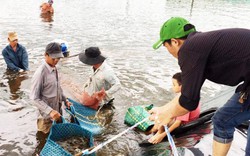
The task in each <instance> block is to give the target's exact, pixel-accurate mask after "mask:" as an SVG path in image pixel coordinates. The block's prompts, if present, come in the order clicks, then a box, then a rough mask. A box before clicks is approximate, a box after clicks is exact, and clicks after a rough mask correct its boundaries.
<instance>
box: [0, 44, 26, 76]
mask: <svg viewBox="0 0 250 156" xmlns="http://www.w3.org/2000/svg"><path fill="white" fill-rule="evenodd" d="M2 55H3V57H4V60H5V62H6V64H7V68H9V69H10V70H13V71H19V70H20V69H23V70H29V61H28V53H27V51H26V49H25V47H23V46H22V45H21V44H19V43H18V44H17V49H16V52H15V51H14V50H13V49H12V48H11V46H10V45H7V46H6V47H5V48H4V49H3V51H2Z"/></svg>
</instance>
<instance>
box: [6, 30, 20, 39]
mask: <svg viewBox="0 0 250 156" xmlns="http://www.w3.org/2000/svg"><path fill="white" fill-rule="evenodd" d="M8 38H9V40H10V41H11V42H12V41H14V40H17V39H18V37H17V33H16V32H15V31H11V32H8Z"/></svg>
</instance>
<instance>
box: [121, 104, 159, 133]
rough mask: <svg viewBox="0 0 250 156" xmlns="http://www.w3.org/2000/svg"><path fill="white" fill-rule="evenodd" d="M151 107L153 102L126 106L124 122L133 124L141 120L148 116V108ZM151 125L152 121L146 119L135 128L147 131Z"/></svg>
mask: <svg viewBox="0 0 250 156" xmlns="http://www.w3.org/2000/svg"><path fill="white" fill-rule="evenodd" d="M152 107H153V104H151V105H149V106H133V107H130V108H128V110H127V112H126V115H125V119H124V123H125V124H128V125H130V126H133V125H134V124H136V123H138V122H140V121H142V120H143V119H145V118H147V117H149V113H148V110H150V109H151V108H152ZM153 125H154V122H153V121H150V120H147V121H145V122H143V123H142V124H139V125H138V126H137V128H138V129H139V130H141V131H147V130H148V129H149V128H150V127H152V126H153Z"/></svg>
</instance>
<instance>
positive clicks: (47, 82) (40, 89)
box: [30, 62, 66, 119]
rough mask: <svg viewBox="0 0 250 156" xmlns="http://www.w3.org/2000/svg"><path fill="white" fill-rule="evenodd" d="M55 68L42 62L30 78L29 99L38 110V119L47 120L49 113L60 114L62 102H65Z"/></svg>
mask: <svg viewBox="0 0 250 156" xmlns="http://www.w3.org/2000/svg"><path fill="white" fill-rule="evenodd" d="M57 73H58V72H57V70H56V68H52V67H50V66H49V65H48V64H47V63H46V62H44V63H43V64H42V65H41V66H40V67H39V68H38V69H37V70H36V72H35V73H34V75H33V77H32V86H31V93H30V99H32V100H33V101H34V104H35V106H36V107H37V108H38V109H39V112H40V114H39V116H38V118H44V119H48V118H50V116H49V113H50V112H51V111H52V110H56V111H58V112H59V113H61V112H62V111H61V104H62V101H65V99H66V98H65V96H64V95H63V91H62V88H61V86H60V81H59V79H58V74H57Z"/></svg>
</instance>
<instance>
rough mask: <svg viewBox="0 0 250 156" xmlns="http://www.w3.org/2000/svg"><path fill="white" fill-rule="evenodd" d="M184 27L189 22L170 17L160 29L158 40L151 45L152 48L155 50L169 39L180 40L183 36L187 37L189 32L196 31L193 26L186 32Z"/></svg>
mask: <svg viewBox="0 0 250 156" xmlns="http://www.w3.org/2000/svg"><path fill="white" fill-rule="evenodd" d="M186 25H191V24H190V23H189V21H187V20H186V19H184V18H182V17H172V18H170V19H169V20H167V21H166V22H165V23H164V24H163V26H162V27H161V31H160V39H159V41H157V42H156V43H155V44H154V45H153V48H154V49H155V50H156V49H158V48H159V47H160V46H161V45H162V43H163V42H164V41H166V40H169V39H171V38H182V37H184V36H187V35H188V34H190V33H191V32H194V31H196V30H195V27H194V26H193V25H192V27H191V28H189V29H188V30H185V26H186Z"/></svg>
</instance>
